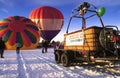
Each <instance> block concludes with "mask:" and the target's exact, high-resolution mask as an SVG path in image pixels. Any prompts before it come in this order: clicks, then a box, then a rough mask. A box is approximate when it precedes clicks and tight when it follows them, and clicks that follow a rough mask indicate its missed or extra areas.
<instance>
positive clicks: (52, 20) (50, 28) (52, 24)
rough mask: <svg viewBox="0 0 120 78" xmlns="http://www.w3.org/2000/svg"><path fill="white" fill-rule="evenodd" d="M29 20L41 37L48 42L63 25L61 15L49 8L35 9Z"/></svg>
mask: <svg viewBox="0 0 120 78" xmlns="http://www.w3.org/2000/svg"><path fill="white" fill-rule="evenodd" d="M29 18H30V19H31V20H32V21H33V22H35V23H36V24H37V25H38V26H39V28H40V30H41V37H42V38H43V39H45V40H48V41H51V40H52V39H53V38H54V37H55V36H56V35H57V34H58V33H59V32H60V30H61V28H62V26H63V23H64V17H63V14H62V13H61V12H60V11H59V10H58V9H56V8H53V7H50V6H42V7H39V8H35V9H34V10H33V11H32V12H31V13H30V16H29Z"/></svg>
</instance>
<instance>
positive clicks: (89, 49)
mask: <svg viewBox="0 0 120 78" xmlns="http://www.w3.org/2000/svg"><path fill="white" fill-rule="evenodd" d="M91 8H92V9H91ZM87 13H92V15H90V16H85V15H86V14H87ZM93 16H97V17H98V19H99V20H100V23H101V25H102V26H101V27H100V26H91V27H86V20H87V19H89V18H91V17H93ZM73 18H80V19H82V28H81V29H80V30H76V31H74V32H68V30H69V27H70V23H71V21H72V19H73ZM63 46H64V47H63V48H62V49H61V48H59V49H57V50H55V51H54V55H55V61H56V63H57V64H59V63H62V65H63V66H65V67H66V66H70V65H71V63H76V62H87V63H91V62H94V63H97V62H106V61H110V62H112V63H113V62H117V61H119V60H120V32H119V30H118V27H117V26H114V25H107V26H105V25H104V24H103V21H102V19H101V16H100V14H99V12H98V11H97V8H96V7H95V6H94V5H92V4H90V3H88V2H84V3H82V4H81V5H79V6H78V8H75V9H73V12H72V16H71V17H70V20H69V23H68V28H67V31H66V34H64V45H63Z"/></svg>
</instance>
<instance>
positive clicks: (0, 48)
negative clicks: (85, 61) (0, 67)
mask: <svg viewBox="0 0 120 78" xmlns="http://www.w3.org/2000/svg"><path fill="white" fill-rule="evenodd" d="M4 49H5V42H4V41H3V40H2V37H0V54H1V58H4V57H3V54H4Z"/></svg>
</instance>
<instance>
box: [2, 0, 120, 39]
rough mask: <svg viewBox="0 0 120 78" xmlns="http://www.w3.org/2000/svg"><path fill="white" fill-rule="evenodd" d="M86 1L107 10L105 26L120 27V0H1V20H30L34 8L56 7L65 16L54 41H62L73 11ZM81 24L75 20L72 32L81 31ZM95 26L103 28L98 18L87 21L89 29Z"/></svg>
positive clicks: (104, 17)
mask: <svg viewBox="0 0 120 78" xmlns="http://www.w3.org/2000/svg"><path fill="white" fill-rule="evenodd" d="M84 1H85V2H89V3H91V4H93V5H95V6H96V7H97V8H99V7H105V8H106V13H105V15H104V16H103V17H102V19H103V22H104V24H105V25H116V26H118V27H119V26H120V0H0V5H1V6H0V19H4V18H7V17H8V16H16V15H18V16H25V17H27V18H29V14H30V12H31V11H32V10H33V9H34V8H37V7H41V6H43V5H44V6H52V7H55V8H57V9H59V10H60V11H61V12H62V13H63V15H64V25H63V28H62V30H61V32H60V33H59V34H58V35H57V36H56V37H55V38H54V40H56V41H57V40H61V38H63V34H64V33H65V32H66V28H67V25H68V21H69V17H70V15H71V11H72V9H73V8H75V7H77V6H78V5H79V4H81V3H82V2H84ZM78 22H79V23H78ZM80 23H81V21H80V20H78V21H75V22H74V20H73V22H72V24H71V26H70V30H71V31H72V30H78V29H81V24H80ZM93 25H97V26H101V24H100V23H99V21H96V18H93V19H90V20H88V21H87V27H89V26H93ZM119 28H120V27H119Z"/></svg>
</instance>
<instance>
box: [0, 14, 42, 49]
mask: <svg viewBox="0 0 120 78" xmlns="http://www.w3.org/2000/svg"><path fill="white" fill-rule="evenodd" d="M0 37H2V38H3V40H4V41H5V44H6V48H7V49H16V42H20V43H21V44H22V46H21V49H33V48H36V47H37V45H38V42H39V40H40V32H39V30H38V27H37V26H36V24H35V23H34V22H32V21H31V20H30V19H28V18H25V17H20V16H9V17H8V18H6V19H3V20H0Z"/></svg>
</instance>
